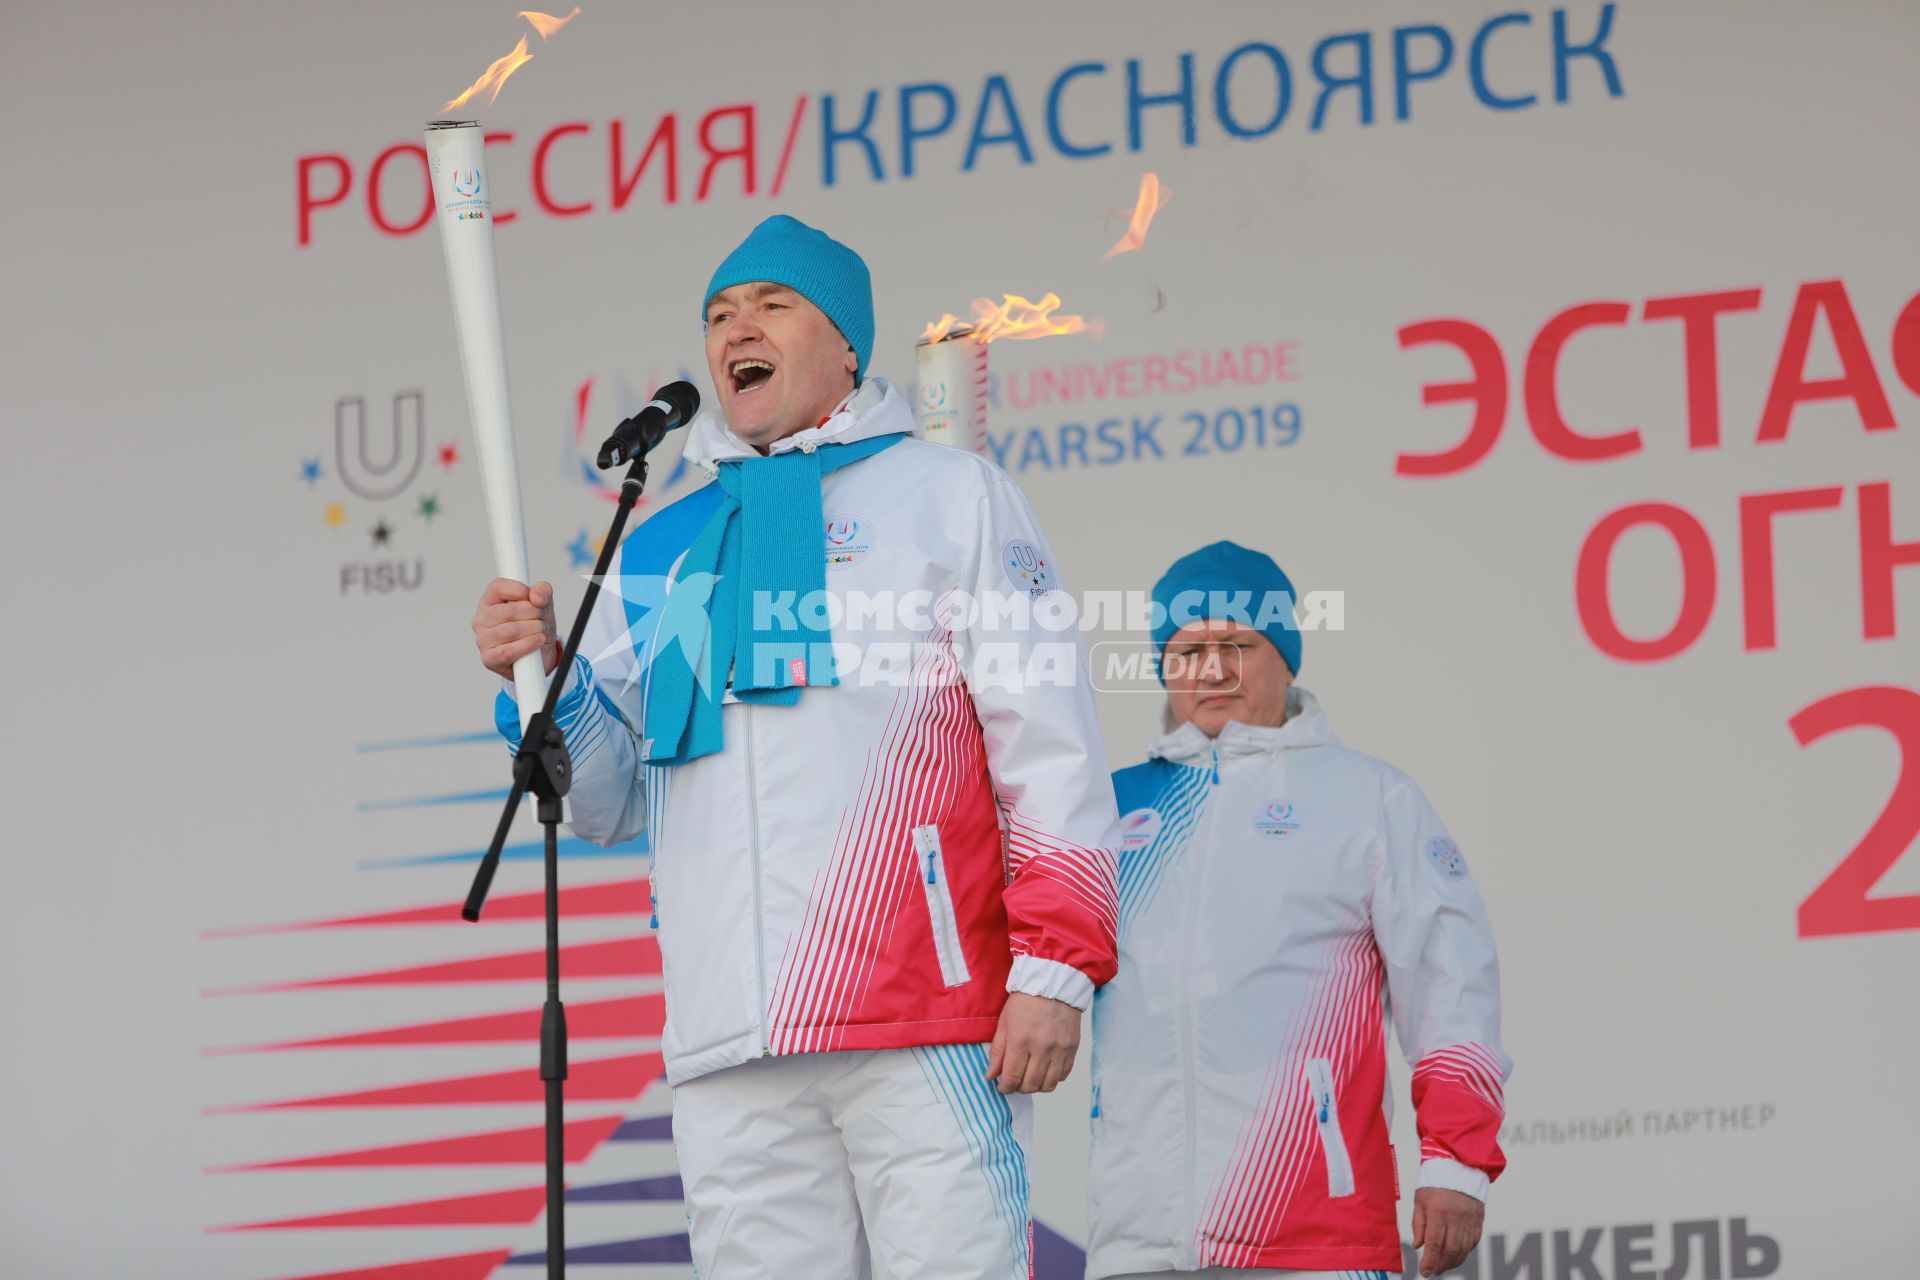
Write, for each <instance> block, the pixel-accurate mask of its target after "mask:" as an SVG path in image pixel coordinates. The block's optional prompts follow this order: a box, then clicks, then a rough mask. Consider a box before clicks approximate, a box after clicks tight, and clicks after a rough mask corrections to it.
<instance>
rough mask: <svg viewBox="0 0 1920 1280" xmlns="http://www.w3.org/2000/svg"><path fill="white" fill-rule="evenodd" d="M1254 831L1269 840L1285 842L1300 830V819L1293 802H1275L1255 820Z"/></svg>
mask: <svg viewBox="0 0 1920 1280" xmlns="http://www.w3.org/2000/svg"><path fill="white" fill-rule="evenodd" d="M1253 829H1254V830H1255V831H1258V832H1259V833H1260V834H1261V835H1263V836H1265V837H1267V838H1268V839H1269V840H1284V839H1286V838H1287V837H1288V836H1290V835H1292V834H1293V833H1294V832H1296V831H1298V830H1299V829H1300V818H1299V815H1298V814H1296V813H1295V812H1294V808H1293V802H1292V801H1291V800H1275V801H1274V802H1273V803H1272V804H1270V805H1268V806H1267V807H1266V808H1265V809H1262V810H1261V811H1260V816H1259V817H1257V818H1255V819H1254V820H1253Z"/></svg>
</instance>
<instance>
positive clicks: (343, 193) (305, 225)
mask: <svg viewBox="0 0 1920 1280" xmlns="http://www.w3.org/2000/svg"><path fill="white" fill-rule="evenodd" d="M321 165H331V166H332V167H333V170H334V172H335V173H336V174H338V175H339V178H340V182H339V185H338V186H337V187H335V188H334V190H333V193H332V194H331V195H324V196H323V195H319V194H317V193H316V192H315V191H314V189H313V171H314V170H315V169H318V168H319V167H320V166H321ZM296 185H297V186H298V188H299V193H300V194H299V200H300V247H301V248H302V249H304V248H306V247H307V246H308V245H309V244H311V243H312V242H313V211H314V210H315V209H326V208H329V207H331V206H333V205H336V204H339V203H341V202H342V201H343V200H345V199H346V198H347V193H348V192H349V191H351V190H353V166H352V165H351V164H349V163H347V158H346V157H345V156H340V155H333V154H331V153H328V154H326V155H318V156H301V157H300V172H299V177H298V178H297V179H296Z"/></svg>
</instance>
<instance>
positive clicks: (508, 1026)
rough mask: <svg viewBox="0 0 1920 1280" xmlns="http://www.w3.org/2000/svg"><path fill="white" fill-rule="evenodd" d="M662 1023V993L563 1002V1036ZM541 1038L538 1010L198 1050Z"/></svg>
mask: <svg viewBox="0 0 1920 1280" xmlns="http://www.w3.org/2000/svg"><path fill="white" fill-rule="evenodd" d="M666 1023H667V1000H666V997H665V996H664V995H658V994H655V995H648V996H622V997H621V998H619V999H617V1000H589V1001H586V1002H585V1003H583V1004H569V1005H568V1006H567V1037H568V1039H570V1040H651V1039H655V1038H657V1037H658V1036H659V1035H660V1033H661V1032H662V1031H663V1030H665V1028H666ZM539 1038H540V1010H538V1009H517V1010H514V1011H513V1012H511V1013H484V1014H479V1015H476V1016H474V1017H471V1018H449V1019H447V1020H446V1021H444V1022H416V1023H410V1024H408V1025H406V1026H399V1027H387V1028H384V1029H382V1030H379V1031H355V1032H349V1033H345V1034H342V1035H335V1036H317V1037H315V1038H313V1039H309V1040H283V1041H280V1042H278V1043H273V1044H252V1045H232V1046H229V1047H226V1048H219V1049H206V1050H203V1051H202V1052H203V1053H204V1054H205V1056H207V1057H218V1056H221V1055H224V1054H232V1053H273V1052H279V1051H282V1050H287V1049H362V1048H385V1047H387V1046H391V1045H407V1044H421V1045H425V1044H432V1045H461V1044H509V1043H518V1042H521V1041H530V1040H538V1039H539Z"/></svg>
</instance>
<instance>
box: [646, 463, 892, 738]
mask: <svg viewBox="0 0 1920 1280" xmlns="http://www.w3.org/2000/svg"><path fill="white" fill-rule="evenodd" d="M905 438H906V436H905V433H897V434H893V435H884V436H873V437H871V438H869V439H866V440H858V441H855V442H854V443H852V444H822V445H820V446H819V447H818V448H815V449H812V450H802V449H793V450H790V451H788V452H785V453H778V454H774V455H772V456H770V457H765V458H761V457H752V458H729V459H727V460H725V461H723V462H722V463H721V464H720V473H719V476H718V479H719V483H720V487H721V489H722V490H724V491H725V494H726V496H725V497H723V498H722V499H721V500H720V503H719V505H718V506H716V507H715V508H714V511H713V515H712V516H710V517H709V518H708V520H707V523H706V527H705V528H703V529H702V530H701V531H700V534H699V536H698V537H696V538H695V539H694V540H693V545H692V546H691V547H688V548H687V554H686V558H685V559H683V560H682V561H681V562H680V571H679V572H678V573H676V574H675V575H674V578H673V584H672V586H671V588H670V589H669V590H668V593H667V602H666V605H665V607H664V608H663V609H662V611H661V616H660V627H659V630H658V631H657V632H656V633H655V635H654V641H653V661H652V666H651V670H650V674H649V679H648V687H647V709H646V724H645V728H644V731H643V732H644V736H645V741H644V742H643V743H642V744H641V750H640V754H641V758H642V759H644V760H645V761H646V762H647V763H648V764H655V765H677V764H685V763H686V762H687V761H689V760H693V759H696V758H697V757H700V756H704V755H711V754H713V753H714V752H716V751H718V750H720V749H721V747H722V746H723V745H724V744H725V736H724V734H723V733H722V731H721V728H720V700H721V696H722V694H723V693H724V692H725V690H726V687H727V683H728V676H729V673H731V676H732V684H733V692H734V695H735V696H736V697H738V698H739V699H740V700H741V701H742V702H760V703H771V704H774V705H777V706H792V705H793V704H794V703H796V702H798V701H799V700H800V691H801V689H802V688H804V687H805V686H807V685H810V684H813V685H820V684H826V685H832V684H838V683H840V679H839V674H838V673H837V672H836V671H835V670H834V663H833V656H832V649H831V647H830V646H831V643H832V640H833V632H832V629H831V628H830V627H828V626H827V625H826V621H825V619H824V618H822V617H820V616H819V614H818V611H817V609H816V608H815V607H814V605H815V602H818V601H820V600H821V599H823V598H824V593H825V591H826V588H827V569H826V552H825V547H826V540H827V521H826V514H825V511H824V510H823V508H822V507H821V504H820V481H821V478H822V477H823V476H825V475H826V474H827V473H828V472H830V471H836V470H838V469H839V468H841V467H844V466H847V465H849V464H850V463H854V462H858V461H860V459H862V458H866V457H870V456H871V455H873V454H876V453H879V452H880V451H881V450H882V449H886V448H890V447H891V446H893V445H896V444H898V443H900V441H901V440H903V439H905ZM756 600H758V601H761V602H763V603H768V602H770V603H771V604H772V605H773V606H774V607H772V608H762V609H758V610H756V609H755V608H754V607H753V604H754V602H755V601H756ZM756 614H759V615H760V616H758V617H756V616H755V615H756Z"/></svg>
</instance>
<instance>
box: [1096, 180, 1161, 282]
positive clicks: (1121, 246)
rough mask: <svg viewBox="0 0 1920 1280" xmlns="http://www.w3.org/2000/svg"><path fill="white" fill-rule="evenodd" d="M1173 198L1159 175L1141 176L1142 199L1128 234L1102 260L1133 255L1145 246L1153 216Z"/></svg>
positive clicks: (1134, 212)
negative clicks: (1161, 182) (1125, 254)
mask: <svg viewBox="0 0 1920 1280" xmlns="http://www.w3.org/2000/svg"><path fill="white" fill-rule="evenodd" d="M1172 197H1173V192H1171V191H1169V190H1168V189H1167V188H1165V187H1163V186H1161V185H1160V178H1159V175H1157V174H1152V173H1143V174H1141V175H1140V199H1139V200H1138V201H1137V202H1136V203H1135V204H1134V206H1133V218H1132V219H1131V220H1130V221H1129V222H1128V223H1127V234H1125V235H1123V236H1121V237H1120V242H1119V243H1118V244H1116V245H1114V246H1113V248H1111V249H1109V250H1107V252H1106V255H1105V257H1102V258H1101V259H1100V260H1101V261H1102V262H1105V261H1106V260H1107V258H1117V257H1119V256H1120V255H1121V254H1123V253H1132V252H1133V251H1134V250H1136V249H1138V248H1140V246H1141V245H1144V244H1145V243H1146V242H1147V228H1148V227H1149V226H1151V225H1153V215H1154V214H1156V213H1158V212H1160V210H1161V208H1162V207H1163V206H1164V205H1165V204H1166V203H1167V201H1168V200H1170V199H1171V198H1172Z"/></svg>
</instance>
